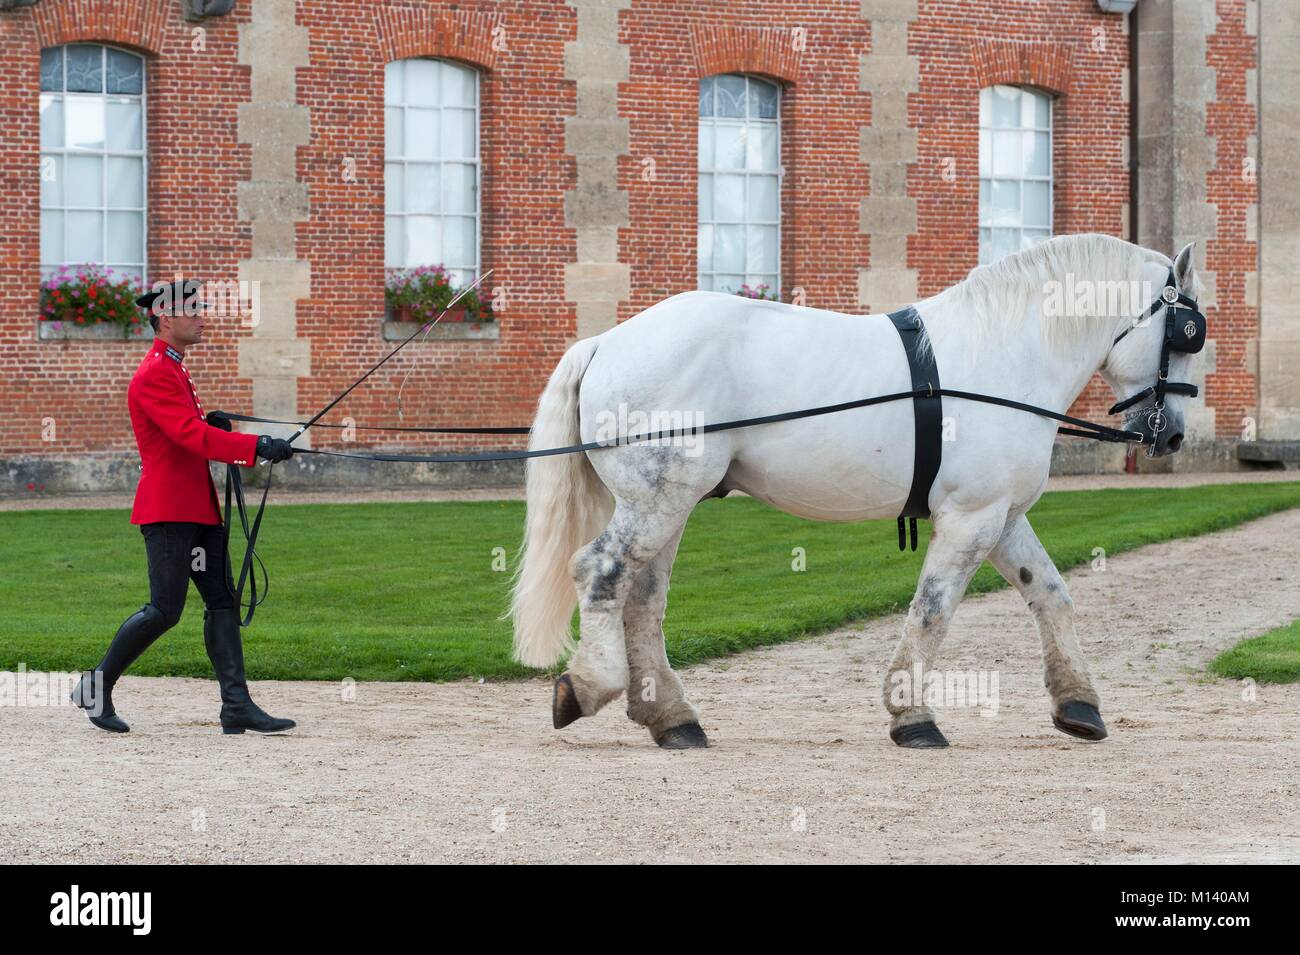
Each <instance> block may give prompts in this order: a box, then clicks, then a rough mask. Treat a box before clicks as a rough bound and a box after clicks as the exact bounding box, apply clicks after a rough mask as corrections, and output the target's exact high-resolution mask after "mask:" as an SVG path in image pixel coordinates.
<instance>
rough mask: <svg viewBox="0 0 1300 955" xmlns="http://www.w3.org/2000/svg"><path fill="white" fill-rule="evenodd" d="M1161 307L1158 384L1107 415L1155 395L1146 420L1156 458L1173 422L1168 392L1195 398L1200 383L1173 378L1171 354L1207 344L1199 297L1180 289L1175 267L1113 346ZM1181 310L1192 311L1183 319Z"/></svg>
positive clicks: (1150, 450) (1192, 352) (1193, 350)
mask: <svg viewBox="0 0 1300 955" xmlns="http://www.w3.org/2000/svg"><path fill="white" fill-rule="evenodd" d="M1161 309H1164V311H1165V335H1164V341H1163V342H1161V345H1160V370H1159V371H1158V372H1157V373H1156V381H1155V384H1153V385H1151V386H1149V387H1147V388H1143V389H1142V390H1141V391H1139V392H1138V393H1137V394H1135V395H1131V396H1130V397H1128V398H1125V399H1124V400H1123V401H1119V402H1116V403H1115V404H1114V405H1112V406H1111V409H1110V411H1108V412H1107V414H1119V413H1120V412H1122V411H1127V410H1128V409H1129V408H1132V407H1133V406H1134V405H1137V404H1140V403H1141V402H1143V401H1145V400H1146V399H1147V398H1151V397H1154V398H1155V402H1154V404H1153V405H1152V407H1151V410H1150V411H1149V412H1148V413H1147V419H1146V420H1147V427H1148V428H1150V429H1151V442H1150V444H1148V445H1147V454H1148V455H1149V456H1153V457H1154V455H1155V452H1156V444H1157V443H1158V439H1159V437H1160V432H1162V431H1164V430H1165V428H1166V427H1168V425H1169V419H1168V417H1167V416H1166V415H1165V395H1187V396H1188V397H1189V398H1195V397H1196V395H1197V388H1196V386H1195V385H1193V384H1191V383H1190V382H1186V381H1170V380H1169V356H1170V355H1171V354H1172V353H1174V352H1177V353H1179V354H1182V355H1195V354H1196V353H1197V352H1199V351H1200V350H1201V349H1202V348H1204V347H1205V316H1204V315H1202V314H1201V311H1200V309H1199V308H1198V307H1197V305H1196V299H1194V298H1191V297H1190V296H1187V295H1184V294H1183V293H1182V292H1180V291H1178V284H1177V282H1176V281H1175V279H1174V270H1173V269H1172V268H1171V269H1170V270H1169V276H1168V278H1166V279H1165V287H1164V289H1162V290H1161V292H1160V297H1159V298H1157V299H1156V300H1155V301H1154V302H1152V303H1151V304H1150V305H1148V306H1147V309H1146V311H1144V312H1143V313H1142V314H1141V315H1139V316H1138V317H1137V318H1135V319H1133V321H1132V323H1131V324H1130V325H1129V327H1128V328H1126V329H1124V331H1122V332H1120V333H1119V335H1118V336H1116V338H1115V340H1114V341H1113V342H1111V346H1110V347H1111V348H1112V349H1113V348H1114V347H1115V346H1116V345H1118V344H1119V343H1120V341H1121V340H1122V339H1123V338H1124V336H1125V335H1127V334H1128V333H1129V332H1131V331H1133V329H1135V328H1137V327H1138V326H1140V325H1142V324H1143V323H1145V322H1146V321H1147V319H1149V318H1153V317H1154V316H1155V314H1156V312H1158V311H1160V310H1161ZM1180 311H1181V312H1188V313H1189V314H1188V315H1187V316H1186V318H1180V317H1179V315H1178V313H1179V312H1180Z"/></svg>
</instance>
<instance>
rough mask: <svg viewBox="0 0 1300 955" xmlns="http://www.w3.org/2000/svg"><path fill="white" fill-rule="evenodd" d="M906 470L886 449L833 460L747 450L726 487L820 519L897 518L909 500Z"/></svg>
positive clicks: (728, 479) (734, 464)
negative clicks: (758, 456)
mask: <svg viewBox="0 0 1300 955" xmlns="http://www.w3.org/2000/svg"><path fill="white" fill-rule="evenodd" d="M908 472H909V473H907V474H902V473H900V468H899V462H898V460H897V456H896V455H894V454H892V453H888V452H886V451H885V450H883V449H882V450H880V451H877V452H875V454H874V455H870V456H858V457H852V458H841V459H839V460H835V461H828V460H826V458H825V457H820V458H817V457H814V456H808V455H804V456H800V457H798V458H788V459H785V460H781V459H779V458H778V459H770V458H769V459H766V460H763V461H762V463H761V464H760V463H759V462H758V461H756V460H752V459H749V458H748V457H747V456H745V455H743V454H742V456H740V457H738V458H737V459H736V460H735V461H734V462H733V463H732V465H731V468H730V470H728V471H727V477H726V482H725V483H726V486H727V487H729V488H736V489H738V490H741V491H744V492H745V493H746V494H748V495H750V496H751V497H754V498H757V499H758V500H760V501H764V502H766V503H768V504H770V505H772V506H773V507H775V508H777V509H778V510H782V511H785V512H786V513H787V514H793V515H795V516H796V517H804V518H808V519H810V520H816V521H866V520H874V519H879V518H887V517H897V516H898V512H899V511H900V510H901V509H902V507H903V504H904V502H905V501H906V500H907V493H908V485H907V484H906V483H904V482H907V481H909V480H910V462H909V467H908Z"/></svg>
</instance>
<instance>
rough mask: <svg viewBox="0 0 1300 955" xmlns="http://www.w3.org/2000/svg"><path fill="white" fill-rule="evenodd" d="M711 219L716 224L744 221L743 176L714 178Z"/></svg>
mask: <svg viewBox="0 0 1300 955" xmlns="http://www.w3.org/2000/svg"><path fill="white" fill-rule="evenodd" d="M713 218H714V219H715V220H716V221H718V222H744V221H745V177H744V176H724V175H718V176H715V177H714V180H713Z"/></svg>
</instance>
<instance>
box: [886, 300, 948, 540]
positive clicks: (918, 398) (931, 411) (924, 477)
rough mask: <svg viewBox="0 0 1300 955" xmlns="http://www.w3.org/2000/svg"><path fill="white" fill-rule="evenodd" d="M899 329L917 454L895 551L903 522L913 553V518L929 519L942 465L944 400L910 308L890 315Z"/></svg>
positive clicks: (930, 351)
mask: <svg viewBox="0 0 1300 955" xmlns="http://www.w3.org/2000/svg"><path fill="white" fill-rule="evenodd" d="M889 320H890V321H891V322H893V323H894V327H895V328H896V329H898V337H899V338H901V339H902V340H903V351H904V352H906V353H907V367H908V368H909V369H910V370H911V372H912V413H913V416H914V417H915V418H916V454H915V455H914V460H913V464H912V489H911V490H910V491H909V492H908V495H907V503H906V504H904V505H903V513H902V514H900V515H898V549H899V550H903V549H904V548H905V546H906V543H907V535H906V533H905V532H904V529H903V519H904V518H907V521H908V525H909V527H910V530H911V532H912V550H916V519H917V518H918V517H925V518H928V517H929V516H930V488H931V487H933V486H934V479H935V477H936V476H937V475H938V473H939V465H940V464H942V463H943V398H942V396H941V394H942V389H940V387H939V366H938V365H937V364H935V361H934V349H932V348H930V347H929V343H928V342H927V343H926V344H925V345H924V346H923V345H922V342H921V340H922V333H923V332H924V331H925V324H924V323H923V322H922V321H921V316H920V315H919V314H917V311H916V309H915V308H913V307H912V306H911V305H909V306H907V308H902V309H899V310H898V311H897V312H890V313H889Z"/></svg>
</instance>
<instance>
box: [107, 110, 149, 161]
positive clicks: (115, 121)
mask: <svg viewBox="0 0 1300 955" xmlns="http://www.w3.org/2000/svg"><path fill="white" fill-rule="evenodd" d="M105 109H106V111H107V117H108V124H107V125H108V148H109V149H110V150H111V151H113V152H134V151H136V150H139V149H142V148H144V130H143V123H142V120H143V118H144V106H142V105H141V103H140V101H139V100H109V101H108V102H107V104H106V105H105Z"/></svg>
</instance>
